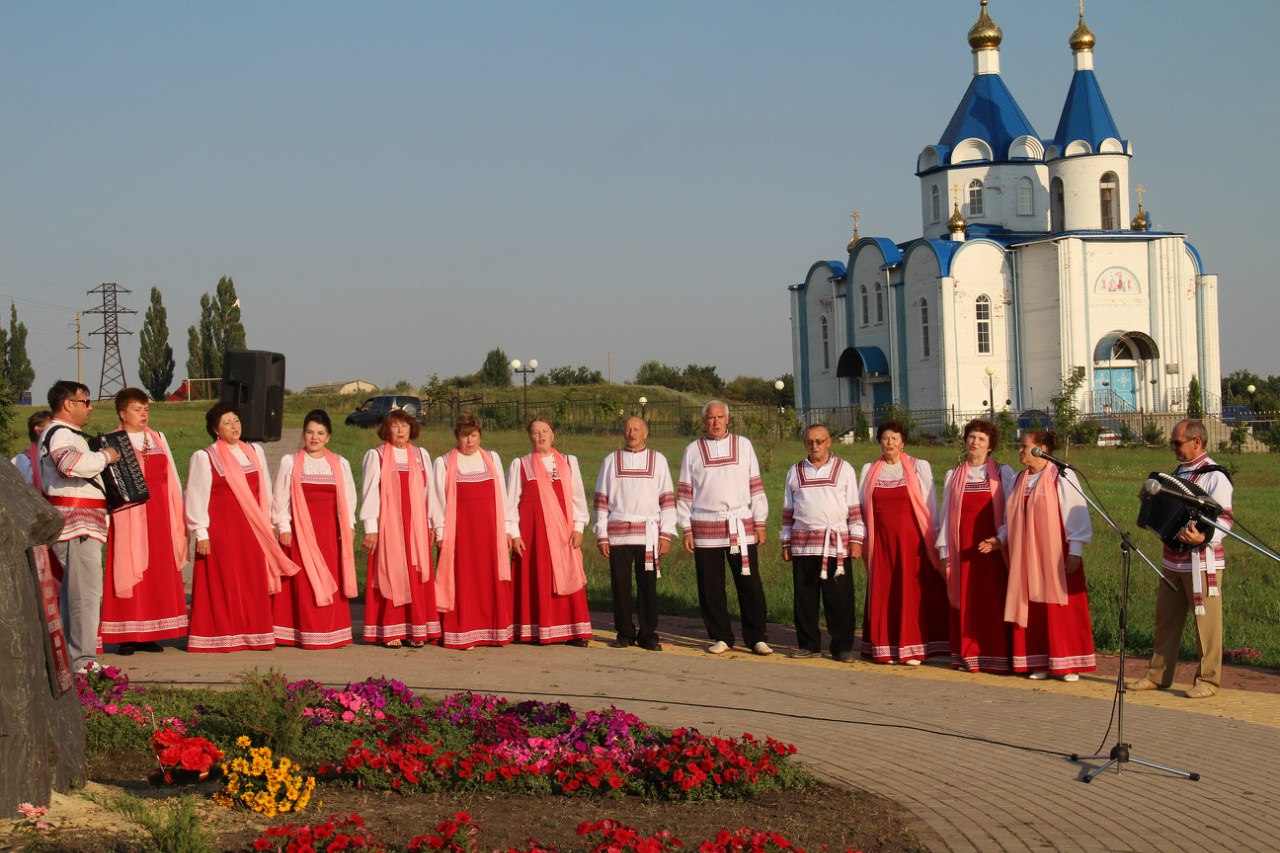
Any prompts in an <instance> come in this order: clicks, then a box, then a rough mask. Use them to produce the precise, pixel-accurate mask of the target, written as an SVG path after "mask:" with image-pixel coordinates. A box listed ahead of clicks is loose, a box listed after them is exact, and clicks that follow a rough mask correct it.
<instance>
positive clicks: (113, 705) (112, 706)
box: [102, 702, 120, 714]
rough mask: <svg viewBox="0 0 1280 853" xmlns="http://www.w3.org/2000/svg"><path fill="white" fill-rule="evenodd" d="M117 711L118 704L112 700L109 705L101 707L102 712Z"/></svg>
mask: <svg viewBox="0 0 1280 853" xmlns="http://www.w3.org/2000/svg"><path fill="white" fill-rule="evenodd" d="M119 711H120V706H119V705H117V704H116V703H115V702H112V703H111V704H110V705H104V706H103V708H102V712H103V713H104V714H115V713H118V712H119Z"/></svg>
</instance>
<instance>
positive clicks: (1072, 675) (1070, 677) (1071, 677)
mask: <svg viewBox="0 0 1280 853" xmlns="http://www.w3.org/2000/svg"><path fill="white" fill-rule="evenodd" d="M1062 680H1063V681H1065V682H1067V683H1068V684H1070V683H1071V682H1073V681H1079V680H1080V674H1079V673H1077V672H1068V673H1067V674H1066V675H1064V676H1062Z"/></svg>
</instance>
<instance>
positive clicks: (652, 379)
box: [636, 361, 680, 391]
mask: <svg viewBox="0 0 1280 853" xmlns="http://www.w3.org/2000/svg"><path fill="white" fill-rule="evenodd" d="M636 384H637V385H658V386H660V387H662V388H672V389H674V390H677V391H678V390H680V368H678V367H672V366H671V365H669V364H663V363H661V362H658V361H646V362H645V363H644V364H642V365H640V369H639V370H637V371H636Z"/></svg>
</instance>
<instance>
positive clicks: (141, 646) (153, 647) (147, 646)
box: [133, 643, 164, 653]
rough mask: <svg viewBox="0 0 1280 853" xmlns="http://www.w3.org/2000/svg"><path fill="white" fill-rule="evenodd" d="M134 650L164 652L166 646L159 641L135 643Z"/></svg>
mask: <svg viewBox="0 0 1280 853" xmlns="http://www.w3.org/2000/svg"><path fill="white" fill-rule="evenodd" d="M133 650H134V651H136V652H148V653H155V652H163V651H164V646H162V645H160V644H159V643H135V644H134V646H133Z"/></svg>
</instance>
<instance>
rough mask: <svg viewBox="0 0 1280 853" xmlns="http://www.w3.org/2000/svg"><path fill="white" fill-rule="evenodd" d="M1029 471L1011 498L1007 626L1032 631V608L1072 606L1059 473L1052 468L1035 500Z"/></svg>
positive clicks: (1037, 486) (1040, 483) (1043, 476)
mask: <svg viewBox="0 0 1280 853" xmlns="http://www.w3.org/2000/svg"><path fill="white" fill-rule="evenodd" d="M1029 476H1031V473H1030V472H1029V471H1023V472H1022V473H1021V474H1019V475H1018V480H1017V482H1016V483H1014V486H1013V494H1011V495H1009V588H1008V591H1007V592H1006V593H1005V599H1004V621H1006V622H1013V623H1015V624H1017V625H1020V626H1022V627H1023V628H1025V627H1026V626H1027V610H1028V602H1030V601H1035V602H1043V603H1045V604H1066V603H1067V563H1066V552H1065V551H1064V550H1063V547H1062V540H1063V535H1062V511H1061V509H1060V508H1059V505H1058V476H1059V474H1058V467H1057V466H1056V465H1046V466H1045V467H1044V470H1043V471H1042V472H1041V473H1040V479H1039V480H1038V481H1036V484H1035V487H1034V488H1032V490H1031V494H1029V495H1027V494H1025V493H1026V489H1027V478H1028V477H1029Z"/></svg>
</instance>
